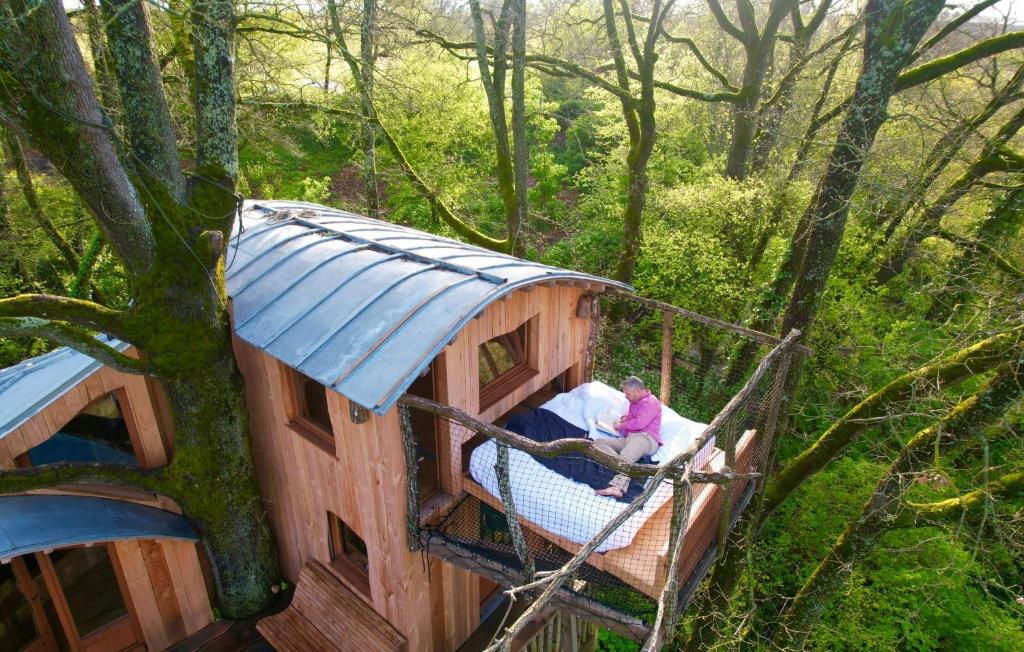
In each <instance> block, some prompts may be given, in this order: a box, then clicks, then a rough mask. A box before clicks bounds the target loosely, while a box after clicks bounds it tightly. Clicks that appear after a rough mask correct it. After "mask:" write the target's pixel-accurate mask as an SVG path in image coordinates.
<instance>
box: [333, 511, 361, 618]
mask: <svg viewBox="0 0 1024 652" xmlns="http://www.w3.org/2000/svg"><path fill="white" fill-rule="evenodd" d="M327 533H328V539H329V542H330V546H331V567H332V568H334V570H335V571H337V572H338V574H339V575H341V577H342V578H343V579H344V580H346V581H347V583H348V584H350V585H351V586H352V587H353V588H354V589H356V590H357V591H359V592H360V593H362V594H363V595H364V596H365V597H367V598H369V597H370V556H369V553H368V551H367V549H366V542H365V541H363V540H362V539H361V538H360V537H359V535H358V534H356V533H355V531H354V530H353V529H352V528H350V527H349V526H348V525H347V524H346V523H345V521H343V520H341V519H340V518H338V517H337V516H336V515H334V514H333V513H331V512H327Z"/></svg>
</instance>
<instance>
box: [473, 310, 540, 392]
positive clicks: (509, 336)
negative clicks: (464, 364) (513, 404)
mask: <svg viewBox="0 0 1024 652" xmlns="http://www.w3.org/2000/svg"><path fill="white" fill-rule="evenodd" d="M501 340H505V341H506V342H507V343H508V344H509V346H504V345H503V348H505V350H506V351H510V352H511V353H513V361H514V364H513V365H512V366H511V367H510V368H508V369H506V370H504V371H502V372H500V373H498V374H496V375H495V376H494V377H493V378H491V379H490V380H489V381H487V382H486V383H483V382H481V383H480V409H481V410H486V409H487V408H489V407H491V406H492V405H494V404H496V403H498V402H499V401H501V399H503V398H505V397H506V396H508V395H509V394H511V393H512V392H514V391H515V390H516V389H518V388H519V387H521V386H522V385H523V384H525V383H526V381H528V380H529V379H530V378H533V377H534V376H536V375H537V374H538V373H539V372H538V370H537V361H536V354H537V351H536V348H537V316H536V315H534V316H533V317H531V318H530V319H527V320H526V321H524V322H523V323H521V324H519V325H518V326H516V327H515V328H513V329H512V330H510V331H508V332H506V333H502V334H501V335H497V336H495V337H492V338H491V339H489V340H487V341H486V342H481V343H480V344H479V345H478V346H477V356H478V361H477V368H478V369H479V367H480V366H481V364H482V363H484V362H485V361H487V362H488V364H490V365H491V368H492V370H494V371H497V368H496V364H495V363H494V361H493V360H492V359H490V358H489V356H488V353H487V351H488V350H487V345H488V344H491V343H492V342H498V343H499V344H501ZM480 380H481V381H482V380H483V379H482V378H481V379H480Z"/></svg>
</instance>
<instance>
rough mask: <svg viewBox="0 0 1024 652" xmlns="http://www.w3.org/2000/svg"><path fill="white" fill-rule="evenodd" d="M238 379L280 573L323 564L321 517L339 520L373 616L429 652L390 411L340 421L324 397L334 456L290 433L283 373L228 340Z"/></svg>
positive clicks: (419, 561)
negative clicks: (365, 564)
mask: <svg viewBox="0 0 1024 652" xmlns="http://www.w3.org/2000/svg"><path fill="white" fill-rule="evenodd" d="M236 351H237V353H238V357H239V360H240V366H241V369H242V372H243V374H244V375H245V379H246V390H247V392H248V398H249V408H250V414H249V417H250V426H251V432H252V437H253V449H254V453H255V459H256V465H257V470H258V473H259V476H260V484H261V488H262V491H263V496H264V500H265V501H266V504H267V508H268V511H269V513H270V519H271V523H272V526H273V528H274V533H275V535H276V537H277V543H278V550H279V558H280V561H281V566H282V571H283V572H284V575H285V577H287V578H288V579H289V580H290V581H292V582H295V581H297V580H298V577H299V572H300V570H301V568H302V566H303V565H304V564H305V563H306V562H307V561H309V560H310V559H316V560H318V561H320V562H322V563H323V564H324V565H326V566H329V565H330V561H331V560H330V547H329V538H328V537H329V535H328V520H327V513H328V512H332V513H333V514H335V515H337V516H338V517H339V518H341V519H342V520H343V521H344V522H345V523H346V524H347V525H348V526H349V527H350V528H351V529H352V530H353V531H355V533H356V534H357V535H359V537H360V538H362V539H363V541H365V542H366V545H367V551H368V556H369V575H370V594H371V604H372V606H373V608H374V610H376V611H377V613H379V614H380V615H381V616H383V617H384V618H386V619H387V620H388V622H390V623H391V624H392V625H394V627H395V628H396V629H397V630H398V631H399V632H401V633H402V635H403V636H405V637H406V638H407V639H408V641H409V649H410V650H429V649H431V647H432V643H431V641H432V632H431V610H430V584H429V579H428V571H427V569H428V564H429V560H427V559H426V558H424V556H423V555H422V553H412V552H410V551H409V549H408V547H407V542H406V528H405V515H406V499H405V496H406V490H405V487H406V484H405V462H404V459H405V458H404V453H403V449H402V439H401V434H400V430H399V423H398V412H397V410H392V411H391V412H389V413H388V414H386V415H384V416H377V415H374V414H371V415H370V417H369V418H368V419H367V420H366V421H365V422H364V423H362V424H354V423H352V422H351V420H350V419H349V405H348V400H347V399H345V398H344V397H342V396H341V395H340V394H337V393H335V392H328V393H327V396H328V406H329V409H330V415H331V422H332V424H333V429H334V433H335V446H336V454H335V455H331V454H330V453H327V452H325V451H324V450H323V449H322V448H320V447H318V446H316V445H315V444H313V443H311V442H309V441H308V440H307V439H305V438H303V437H301V436H300V435H299V434H298V433H296V432H294V431H293V430H292V429H291V428H290V427H289V426H288V425H287V424H288V415H287V413H286V409H285V402H284V388H285V387H286V385H285V381H286V377H285V376H284V374H285V373H287V371H286V369H285V368H284V366H283V365H282V364H281V363H280V362H278V361H276V360H275V359H273V358H271V357H270V356H267V355H266V354H264V353H262V352H261V351H258V350H256V349H253V348H252V347H250V346H248V345H246V344H245V343H243V342H241V341H238V340H236Z"/></svg>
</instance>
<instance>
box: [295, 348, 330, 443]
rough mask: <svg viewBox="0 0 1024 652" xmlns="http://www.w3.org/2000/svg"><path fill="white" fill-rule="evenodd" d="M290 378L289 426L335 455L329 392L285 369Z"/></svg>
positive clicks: (308, 379)
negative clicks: (328, 399) (328, 406)
mask: <svg viewBox="0 0 1024 652" xmlns="http://www.w3.org/2000/svg"><path fill="white" fill-rule="evenodd" d="M286 371H287V377H288V388H287V389H288V397H289V402H290V406H289V417H290V419H291V421H290V423H289V425H290V426H291V428H292V429H293V430H295V431H296V432H298V433H299V434H300V435H302V436H303V437H305V438H306V439H308V440H309V441H311V442H312V443H314V444H316V445H317V446H319V447H320V448H322V449H324V450H325V451H327V452H328V453H330V454H331V455H334V454H335V449H334V429H333V427H332V426H331V414H330V411H329V410H328V409H327V389H326V388H325V387H324V386H323V385H321V384H320V383H318V382H317V381H315V380H313V379H312V378H310V377H309V376H307V375H305V374H303V373H300V372H298V371H296V370H294V369H292V368H291V367H286Z"/></svg>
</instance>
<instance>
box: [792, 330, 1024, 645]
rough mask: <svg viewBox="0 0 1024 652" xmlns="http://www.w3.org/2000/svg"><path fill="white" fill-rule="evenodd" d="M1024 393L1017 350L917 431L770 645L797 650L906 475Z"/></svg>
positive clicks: (886, 522) (1023, 364)
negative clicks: (974, 390) (974, 389)
mask: <svg viewBox="0 0 1024 652" xmlns="http://www.w3.org/2000/svg"><path fill="white" fill-rule="evenodd" d="M1022 393H1024V356H1022V355H1021V354H1020V350H1018V353H1017V355H1016V356H1014V358H1013V359H1012V360H1010V361H1009V362H1007V363H1006V364H1004V365H1003V366H1002V367H1001V368H1000V370H999V372H998V373H997V374H996V376H995V377H993V378H992V379H991V380H990V381H988V382H987V383H986V384H985V385H984V386H983V387H982V388H981V389H980V390H978V392H977V393H975V394H973V395H971V396H970V397H969V398H967V399H965V400H964V401H962V402H960V403H959V404H958V405H957V406H956V407H955V408H953V409H952V410H951V411H950V412H949V413H947V414H946V415H945V416H944V417H943V418H942V419H941V420H939V421H938V422H936V423H934V424H932V425H930V426H928V427H927V428H924V429H923V430H921V431H919V432H918V433H916V434H915V435H914V436H913V437H912V438H911V439H910V441H909V442H908V443H907V444H906V446H905V447H904V448H903V450H902V451H900V454H899V456H898V457H897V458H896V460H895V461H893V463H892V465H891V466H890V468H889V469H888V470H887V471H886V472H885V474H884V475H883V476H882V478H881V479H880V480H879V481H878V483H877V484H876V485H875V489H874V491H873V493H872V494H871V496H870V497H869V498H868V500H867V502H865V504H864V506H863V508H862V509H861V511H860V513H859V514H858V515H857V516H855V517H854V518H853V519H852V520H851V521H850V524H849V525H848V526H847V528H846V530H845V531H844V532H843V534H842V535H841V536H840V537H839V539H838V540H837V541H836V542H835V544H834V545H833V546H832V549H831V550H829V552H828V553H827V554H826V555H825V557H824V558H823V559H822V560H821V562H820V563H819V564H818V567H817V568H816V569H815V571H814V572H813V573H812V574H811V576H810V577H809V578H808V579H807V581H806V582H805V583H804V585H803V586H802V587H801V588H800V591H799V592H798V593H797V595H796V597H794V598H793V601H792V602H791V603H790V604H789V606H788V608H787V609H786V611H785V612H784V613H783V618H782V623H781V624H780V626H779V628H778V629H777V630H776V632H775V637H774V641H773V642H774V643H775V645H777V646H778V648H780V649H791V648H799V647H801V645H802V644H803V641H804V640H805V639H806V637H807V635H808V633H809V632H810V629H811V628H812V627H813V626H814V624H815V623H816V622H817V621H818V618H819V617H820V616H821V614H822V613H823V612H824V610H825V608H826V606H827V605H828V603H829V599H830V598H831V596H832V595H833V594H834V593H835V591H836V590H837V589H838V588H839V587H840V586H842V584H843V582H844V581H845V578H846V577H847V576H848V575H849V574H850V572H851V571H852V569H853V568H854V566H855V565H856V563H857V562H858V561H859V560H860V559H863V558H864V556H865V555H867V554H868V553H869V552H870V551H871V549H872V548H873V547H874V544H875V542H876V541H877V539H878V537H879V536H880V535H881V534H882V533H883V532H885V531H886V530H887V529H889V528H890V527H892V525H893V522H894V516H895V515H896V513H897V511H898V510H899V508H900V498H901V496H902V494H903V492H904V491H905V490H906V487H907V485H908V484H909V482H910V481H909V478H910V477H912V475H913V474H914V473H917V472H919V471H920V470H922V469H923V468H925V467H926V466H927V465H929V464H931V462H932V460H933V459H934V457H935V456H936V455H939V454H941V451H943V450H945V449H948V448H949V446H951V445H952V444H955V443H956V442H957V441H959V440H961V439H963V438H964V437H966V436H968V435H970V434H973V433H974V432H975V431H977V430H978V429H979V428H983V427H984V426H986V425H987V424H989V423H991V422H993V421H994V420H995V419H997V418H999V417H1000V416H1001V415H1002V414H1003V413H1004V412H1006V410H1007V409H1009V408H1010V407H1011V406H1012V405H1013V404H1014V403H1016V402H1017V401H1018V400H1019V398H1020V397H1021V395H1022Z"/></svg>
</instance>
